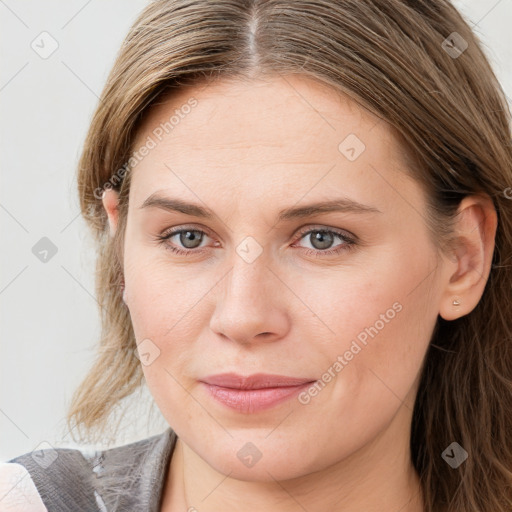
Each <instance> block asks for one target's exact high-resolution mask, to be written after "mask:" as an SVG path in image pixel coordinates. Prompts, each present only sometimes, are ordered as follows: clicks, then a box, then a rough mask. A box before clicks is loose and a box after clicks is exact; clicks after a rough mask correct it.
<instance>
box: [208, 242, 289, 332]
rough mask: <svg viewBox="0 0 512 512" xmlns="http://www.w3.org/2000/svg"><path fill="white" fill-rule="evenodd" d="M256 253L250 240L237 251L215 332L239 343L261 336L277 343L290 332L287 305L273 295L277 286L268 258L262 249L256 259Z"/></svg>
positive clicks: (220, 295) (218, 303)
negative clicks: (287, 331) (284, 331)
mask: <svg viewBox="0 0 512 512" xmlns="http://www.w3.org/2000/svg"><path fill="white" fill-rule="evenodd" d="M245 243H247V244H248V245H245ZM256 249H257V248H256V245H254V241H248V240H246V241H245V242H242V243H241V244H240V245H239V246H238V247H237V248H236V251H237V252H236V253H235V254H233V258H232V267H231V270H230V272H229V273H228V275H227V276H226V278H225V279H224V280H223V283H222V285H221V287H220V291H219V292H218V294H217V300H216V304H215V311H214V313H213V316H212V319H211V328H212V330H214V331H215V332H216V333H217V334H222V335H224V336H226V337H228V338H230V339H232V340H235V341H244V342H248V341H251V340H253V339H254V338H255V337H256V336H258V334H261V333H266V336H267V338H266V339H267V340H269V338H268V336H269V335H273V336H271V338H272V339H273V338H274V337H275V336H276V335H277V336H278V337H279V336H281V335H282V334H283V330H284V329H285V328H286V314H285V312H284V310H283V304H282V303H281V302H280V301H279V300H278V297H277V294H276V293H275V291H274V293H272V291H273V289H274V290H275V287H276V283H275V282H274V281H275V277H274V276H273V273H272V272H271V271H270V269H269V268H268V267H267V265H268V264H269V261H268V255H267V253H266V251H263V250H262V249H263V248H262V247H261V246H260V249H261V251H258V252H259V254H257V255H256V253H255V251H256ZM239 252H240V253H241V255H240V254H239ZM258 339H259V338H258Z"/></svg>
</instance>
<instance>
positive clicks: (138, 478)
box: [8, 428, 177, 512]
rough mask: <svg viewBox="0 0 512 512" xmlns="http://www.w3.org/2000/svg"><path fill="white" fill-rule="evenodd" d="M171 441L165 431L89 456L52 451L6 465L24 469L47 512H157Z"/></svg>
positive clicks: (74, 451) (173, 442)
mask: <svg viewBox="0 0 512 512" xmlns="http://www.w3.org/2000/svg"><path fill="white" fill-rule="evenodd" d="M176 439H177V436H176V434H175V432H174V431H173V430H172V429H171V428H168V429H167V430H166V431H165V432H163V433H162V434H158V435H156V436H152V437H149V438H147V439H143V440H141V441H137V442H135V443H131V444H127V445H123V446H118V447H115V448H110V449H107V450H102V451H98V452H95V453H92V454H86V453H84V452H82V451H80V450H77V449H69V448H56V449H47V450H38V451H35V452H31V453H26V454H24V455H21V456H19V457H16V458H14V459H12V460H10V461H8V462H9V463H13V464H21V465H22V466H24V467H25V468H26V469H27V471H28V473H29V474H30V477H31V478H32V480H33V482H34V484H35V486H36V488H37V491H38V493H39V496H40V497H41V500H42V502H43V503H44V505H45V506H46V508H47V510H48V512H69V511H86V512H106V511H108V512H120V511H123V512H129V511H147V512H160V504H161V500H162V494H163V489H164V483H165V480H166V477H167V471H168V467H169V462H170V460H171V456H172V453H173V451H174V447H175V445H176Z"/></svg>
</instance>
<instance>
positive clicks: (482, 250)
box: [439, 195, 498, 320]
mask: <svg viewBox="0 0 512 512" xmlns="http://www.w3.org/2000/svg"><path fill="white" fill-rule="evenodd" d="M497 223H498V221H497V214H496V209H495V208H494V204H493V202H492V199H491V198H490V197H489V196H480V195H475V196H468V197H466V198H464V199H463V201H461V204H460V206H459V210H458V215H457V220H456V226H455V231H456V233H455V238H456V246H455V248H454V249H453V251H452V257H450V258H449V260H450V263H448V264H447V280H446V283H445V289H444V292H443V295H442V297H441V303H440V310H439V314H440V316H441V317H442V318H444V319H445V320H455V319H457V318H460V317H461V316H464V315H467V314H469V313H470V312H471V311H472V310H473V309H474V308H475V307H476V306H477V304H478V302H479V301H480V299H481V297H482V294H483V292H484V289H485V285H486V283H487V279H488V277H489V273H490V269H491V263H492V256H493V253H494V241H495V236H496V228H497Z"/></svg>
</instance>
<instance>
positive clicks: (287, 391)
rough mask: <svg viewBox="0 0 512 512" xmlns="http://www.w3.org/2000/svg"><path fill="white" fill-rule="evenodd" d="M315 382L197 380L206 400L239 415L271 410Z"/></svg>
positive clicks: (233, 377)
mask: <svg viewBox="0 0 512 512" xmlns="http://www.w3.org/2000/svg"><path fill="white" fill-rule="evenodd" d="M315 381H316V380H315V379H309V378H296V377H288V376H285V375H272V374H263V373H258V374H254V375H249V376H243V375H238V374H235V373H224V374H218V375H211V376H209V377H205V378H204V379H201V380H200V383H201V385H202V386H203V387H204V388H205V390H206V391H207V393H208V395H209V397H211V398H213V399H214V400H215V401H217V402H219V403H220V404H222V405H224V406H225V407H228V408H230V409H233V410H235V411H238V412H240V413H246V414H250V413H256V412H259V411H263V410H266V409H270V408H272V407H275V406H277V405H279V404H281V403H283V402H285V401H286V400H289V399H291V398H293V397H294V396H296V395H297V394H299V393H300V392H301V391H303V390H305V389H306V388H308V387H309V386H310V385H311V384H312V383H313V382H315Z"/></svg>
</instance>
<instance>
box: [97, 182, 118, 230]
mask: <svg viewBox="0 0 512 512" xmlns="http://www.w3.org/2000/svg"><path fill="white" fill-rule="evenodd" d="M101 200H102V202H103V208H105V211H106V212H107V215H108V223H109V226H110V236H114V234H115V231H116V228H117V221H118V218H119V210H118V205H119V193H118V192H117V191H116V190H113V189H111V188H110V189H107V190H104V191H103V195H102V199H101Z"/></svg>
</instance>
